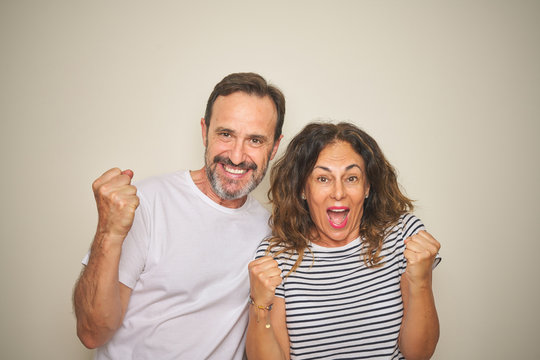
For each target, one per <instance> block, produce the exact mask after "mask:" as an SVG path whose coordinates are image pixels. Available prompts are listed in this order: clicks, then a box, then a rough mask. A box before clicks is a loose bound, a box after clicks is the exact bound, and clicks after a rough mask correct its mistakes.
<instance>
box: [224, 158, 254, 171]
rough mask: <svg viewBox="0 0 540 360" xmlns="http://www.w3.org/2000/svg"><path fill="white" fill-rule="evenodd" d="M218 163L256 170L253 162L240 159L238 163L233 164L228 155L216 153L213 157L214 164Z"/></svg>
mask: <svg viewBox="0 0 540 360" xmlns="http://www.w3.org/2000/svg"><path fill="white" fill-rule="evenodd" d="M218 163H219V164H223V165H230V166H234V167H237V168H240V169H242V170H257V164H255V163H253V162H245V161H242V162H241V163H240V164H235V163H233V162H232V161H231V159H229V158H228V157H225V156H221V155H216V156H215V157H214V164H218Z"/></svg>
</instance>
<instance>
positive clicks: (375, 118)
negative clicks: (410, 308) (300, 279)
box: [0, 0, 540, 360]
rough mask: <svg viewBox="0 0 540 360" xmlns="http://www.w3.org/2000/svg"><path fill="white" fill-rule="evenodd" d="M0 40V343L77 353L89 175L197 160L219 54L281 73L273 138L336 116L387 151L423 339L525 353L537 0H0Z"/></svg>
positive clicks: (494, 352)
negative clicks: (430, 256) (426, 304)
mask: <svg viewBox="0 0 540 360" xmlns="http://www.w3.org/2000/svg"><path fill="white" fill-rule="evenodd" d="M0 52H1V56H0V118H1V128H0V140H1V141H0V147H1V148H0V150H1V171H2V175H1V180H0V181H1V183H0V185H1V186H0V191H1V193H0V195H1V198H0V206H1V214H0V215H1V217H0V219H1V220H0V221H1V226H0V235H1V240H0V279H1V289H0V311H1V321H0V358H2V359H10V360H14V359H89V358H91V356H92V351H89V350H86V349H85V348H84V347H83V346H82V345H81V344H80V343H79V341H78V339H77V337H76V335H75V320H74V315H73V312H72V306H71V293H72V288H73V285H74V282H75V280H76V279H77V277H78V275H79V272H80V270H81V263H80V261H81V259H82V258H83V256H84V254H85V253H86V251H87V249H88V247H89V246H90V242H91V240H92V237H93V233H94V229H95V226H96V211H95V204H94V200H93V195H92V192H91V183H92V181H93V180H94V179H95V178H96V177H97V176H99V175H100V174H101V173H102V172H104V171H106V170H107V169H108V168H110V167H113V166H118V167H121V168H132V169H133V170H134V171H135V178H136V179H142V178H145V177H148V176H152V175H158V174H162V173H167V172H171V171H175V170H177V169H198V168H200V167H201V166H202V157H203V151H204V148H203V145H202V141H201V130H200V125H199V121H200V118H201V117H202V116H203V113H204V107H205V104H206V100H207V97H208V95H209V94H210V92H211V90H212V88H213V86H214V85H215V84H216V83H217V82H218V81H219V80H221V79H222V78H223V77H224V76H225V75H227V74H229V73H231V72H237V71H255V72H259V73H260V74H262V75H263V76H265V77H266V78H267V79H268V80H269V81H271V82H273V83H275V84H276V85H278V86H279V87H280V88H281V89H282V90H283V91H284V93H285V95H286V98H287V114H286V123H285V126H284V134H285V137H284V140H283V142H282V147H281V150H280V154H281V153H282V152H283V150H284V148H285V145H287V143H288V142H289V141H290V139H291V137H292V136H293V135H294V134H296V133H297V132H298V131H299V130H300V129H301V128H302V127H303V126H304V125H305V124H306V123H307V122H309V121H311V120H316V119H325V120H334V121H341V120H346V121H352V122H354V123H355V124H357V125H359V126H360V127H362V128H363V129H365V130H366V131H368V132H369V133H370V134H371V135H373V136H374V137H375V138H376V139H377V140H378V142H379V144H380V145H381V147H382V148H383V150H384V152H385V154H386V155H387V157H388V158H389V160H390V161H391V162H392V164H393V165H394V166H395V167H396V168H397V169H398V171H399V181H400V183H401V184H402V185H403V187H404V189H405V190H406V192H407V194H408V195H409V196H410V197H412V198H414V199H416V200H417V202H416V205H417V210H416V213H417V215H418V216H419V217H420V218H421V219H422V220H423V221H424V222H425V224H426V225H427V227H428V229H429V230H430V232H431V233H433V234H434V235H435V236H436V237H437V239H438V240H439V241H440V242H441V243H442V249H441V255H442V257H443V261H442V263H441V264H440V265H439V267H438V268H437V270H436V271H435V276H434V282H435V285H434V289H435V297H436V302H437V307H438V311H439V316H440V321H441V338H440V341H439V345H438V348H437V351H436V354H435V356H434V359H440V360H443V359H444V360H455V359H538V358H540V348H539V347H538V344H537V342H538V338H539V334H540V311H539V310H538V304H540V281H538V275H539V274H540V271H539V266H538V264H537V263H536V258H537V256H538V253H539V252H540V245H539V240H540V239H539V235H538V230H537V226H538V223H539V221H538V220H539V210H538V203H539V201H540V192H539V190H538V186H539V184H540V169H539V167H540V166H539V160H538V155H540V146H539V135H540V125H539V123H540V2H538V1H478V0H468V1H427V0H426V1H415V0H412V1H397V0H396V1H362V0H354V1H317V0H295V1H266V2H257V1H231V0H229V1H200V2H195V1H67V0H57V1H37V0H36V1H24V0H22V1H15V0H14V1H5V0H1V1H0ZM267 188H268V182H267V181H264V182H263V183H262V185H261V186H260V187H259V188H258V189H257V190H256V192H255V194H256V196H257V197H258V198H259V199H262V200H264V198H265V193H266V190H267ZM258 240H259V239H254V241H258ZM179 341H181V339H179Z"/></svg>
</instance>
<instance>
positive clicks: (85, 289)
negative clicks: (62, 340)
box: [73, 168, 139, 348]
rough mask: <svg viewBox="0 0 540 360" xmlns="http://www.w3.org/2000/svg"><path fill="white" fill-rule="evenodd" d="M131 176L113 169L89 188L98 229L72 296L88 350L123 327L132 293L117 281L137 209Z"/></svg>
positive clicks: (78, 329)
mask: <svg viewBox="0 0 540 360" xmlns="http://www.w3.org/2000/svg"><path fill="white" fill-rule="evenodd" d="M132 177H133V172H132V171H131V170H125V171H121V170H120V169H117V168H114V169H110V170H109V171H107V172H105V173H104V174H103V175H102V176H100V177H99V178H98V179H97V180H96V181H94V183H93V184H92V188H93V191H94V196H95V199H96V204H97V209H98V226H97V230H96V235H95V237H94V241H93V243H92V247H91V250H90V258H89V260H88V264H87V265H86V266H85V268H84V269H83V271H82V272H81V276H80V277H79V280H78V281H77V283H76V285H75V289H74V293H73V305H74V309H75V315H76V317H77V336H78V337H79V339H80V340H81V342H82V343H83V344H84V345H85V346H86V347H88V348H96V347H99V346H101V345H103V344H105V343H106V342H107V341H109V339H110V338H111V337H112V336H113V335H114V333H115V332H116V330H117V329H118V328H119V327H120V325H121V324H122V320H123V318H124V314H125V311H126V308H127V304H128V302H129V298H130V296H131V289H130V288H129V287H127V286H125V285H123V284H121V283H120V282H119V281H118V264H119V262H120V254H121V252H122V243H123V241H124V239H125V237H126V235H127V233H128V231H129V229H130V228H131V225H132V224H133V218H134V215H135V209H136V208H137V206H138V205H139V198H138V197H137V189H136V188H135V186H133V185H131V179H132Z"/></svg>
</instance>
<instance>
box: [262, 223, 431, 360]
mask: <svg viewBox="0 0 540 360" xmlns="http://www.w3.org/2000/svg"><path fill="white" fill-rule="evenodd" d="M420 230H424V225H423V224H422V222H421V221H420V220H419V219H418V218H416V217H415V216H414V215H411V214H405V215H403V216H402V217H401V218H400V219H399V222H398V223H397V224H396V225H395V226H394V227H393V228H392V229H391V231H390V232H389V233H388V235H387V237H386V238H385V240H384V244H383V248H382V251H381V255H383V256H384V258H383V265H382V266H380V267H377V268H368V267H367V266H366V265H365V264H364V261H363V258H362V257H361V240H360V239H356V240H354V241H352V242H350V243H349V244H347V245H345V246H343V247H339V248H326V247H322V246H318V245H315V244H311V245H310V247H309V248H310V249H311V252H310V251H306V252H305V254H304V259H303V261H302V263H301V264H300V266H299V267H298V268H297V270H296V271H295V272H294V273H291V274H290V275H289V276H288V277H286V278H285V279H284V280H283V282H282V283H281V285H280V286H279V287H278V288H277V289H276V296H279V297H283V298H284V299H285V306H286V316H287V329H288V332H289V340H290V351H291V359H404V357H403V355H401V353H400V351H399V348H398V343H397V340H398V335H399V330H400V326H401V319H402V317H403V302H402V300H401V290H400V278H401V274H402V273H403V272H404V271H405V267H406V265H407V261H406V259H405V257H404V256H403V251H404V250H405V245H404V242H403V241H404V240H405V239H406V238H407V237H409V236H411V235H413V234H416V233H417V232H418V231H420ZM267 247H268V242H266V241H264V242H263V243H261V245H260V246H259V249H258V251H257V257H261V256H264V255H265V250H266V249H267ZM296 259H297V254H296V253H295V254H294V255H293V256H290V255H288V254H281V255H280V256H279V257H277V258H276V260H277V261H278V264H279V267H280V269H281V270H282V274H283V276H285V275H286V274H287V273H288V272H289V270H290V269H291V268H292V266H293V265H294V263H295V261H296Z"/></svg>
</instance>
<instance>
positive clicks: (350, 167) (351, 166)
mask: <svg viewBox="0 0 540 360" xmlns="http://www.w3.org/2000/svg"><path fill="white" fill-rule="evenodd" d="M355 167H356V168H358V170H360V171H362V168H360V166H359V165H358V164H351V165H349V166H347V167H346V168H345V170H351V169H352V168H355ZM317 168H318V169H322V170H325V171H328V172H331V171H332V170H330V168H327V167H326V166H321V165H318V166H315V169H317Z"/></svg>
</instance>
